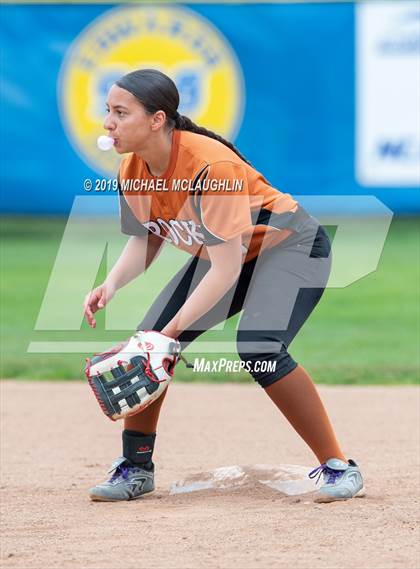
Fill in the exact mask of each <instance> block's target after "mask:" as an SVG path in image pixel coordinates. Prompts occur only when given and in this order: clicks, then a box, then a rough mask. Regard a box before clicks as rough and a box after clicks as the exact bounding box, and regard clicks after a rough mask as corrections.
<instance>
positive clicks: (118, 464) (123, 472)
mask: <svg viewBox="0 0 420 569" xmlns="http://www.w3.org/2000/svg"><path fill="white" fill-rule="evenodd" d="M111 472H112V473H113V474H112V476H111V478H110V479H109V480H107V481H106V482H102V484H98V485H97V486H94V487H93V488H91V489H90V491H89V496H90V499H91V500H94V501H96V502H119V501H122V500H136V499H137V498H140V496H143V494H147V493H148V492H152V491H153V490H154V489H155V483H154V470H153V469H152V470H150V471H149V470H145V469H144V468H141V467H140V466H137V465H133V464H132V463H130V461H128V460H127V459H126V458H125V457H123V456H122V457H120V458H117V460H115V461H114V462H113V464H112V466H111V470H110V471H109V473H111Z"/></svg>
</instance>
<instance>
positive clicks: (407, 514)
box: [1, 381, 420, 569]
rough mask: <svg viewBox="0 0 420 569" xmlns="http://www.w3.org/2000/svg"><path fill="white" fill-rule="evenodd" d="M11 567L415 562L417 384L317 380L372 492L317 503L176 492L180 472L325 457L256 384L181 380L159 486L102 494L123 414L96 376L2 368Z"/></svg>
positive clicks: (164, 432) (254, 493) (163, 445)
mask: <svg viewBox="0 0 420 569" xmlns="http://www.w3.org/2000/svg"><path fill="white" fill-rule="evenodd" d="M1 390H2V455H1V457H2V471H3V474H2V482H1V503H2V513H3V515H2V533H1V535H2V551H1V554H2V566H3V567H6V568H9V567H22V568H23V567H25V568H27V567H31V568H32V569H33V568H38V567H40V568H41V567H42V568H43V569H50V568H60V569H61V568H67V567H69V568H80V569H82V568H84V567H86V568H101V569H102V568H106V569H108V568H115V567H120V568H121V569H125V568H129V569H131V568H133V569H134V568H162V569H166V568H177V569H178V568H182V569H184V568H185V569H187V568H188V569H190V568H191V569H196V568H198V567H201V568H216V567H220V568H238V569H239V568H241V569H242V568H243V569H248V568H261V569H262V568H276V569H277V568H285V569H286V568H287V569H289V568H292V567H293V568H294V569H300V568H311V569H316V568H324V569H326V568H328V569H330V568H331V569H333V568H340V569H345V568H347V567H348V568H350V567H351V568H352V569H353V568H354V567H360V568H369V569H377V568H378V569H379V568H380V569H385V568H391V567H392V568H394V567H395V568H401V569H406V568H418V567H419V566H420V551H419V531H418V496H419V488H418V481H419V390H418V389H417V388H415V387H403V388H396V387H390V388H378V387H357V388H356V387H321V388H320V391H321V395H322V396H323V398H324V401H325V403H326V404H327V407H328V409H329V412H330V415H331V417H332V419H333V421H334V424H335V427H336V430H337V433H338V435H339V438H340V440H341V442H342V446H343V447H344V451H345V453H346V454H347V456H348V457H350V458H354V459H355V460H356V461H358V462H359V463H360V465H361V467H362V470H363V473H364V475H365V483H366V489H367V496H366V497H365V498H360V499H355V500H351V501H348V502H335V503H332V504H314V503H312V502H308V501H307V500H306V499H305V498H302V497H300V498H296V497H290V496H284V495H283V494H281V493H279V492H277V491H275V490H272V489H270V488H265V487H262V486H257V485H255V486H252V485H251V486H249V485H248V486H247V487H244V488H239V489H234V490H224V491H220V490H219V491H212V490H210V491H209V490H207V491H201V492H196V493H193V494H180V495H176V496H172V495H169V491H168V490H169V486H170V484H171V483H172V482H173V481H176V480H179V479H182V478H184V477H185V476H188V475H192V474H195V473H199V472H202V471H206V470H209V469H213V468H217V467H220V466H229V465H234V464H238V465H254V464H258V463H266V464H278V465H282V464H296V465H304V466H313V467H315V466H316V465H317V463H316V460H314V458H313V456H312V454H311V452H310V451H309V450H308V449H307V447H306V445H305V444H304V443H303V441H302V440H301V439H300V438H299V437H298V436H297V435H296V434H295V433H294V431H293V430H292V429H291V427H290V426H289V425H288V423H287V422H286V420H285V419H284V418H283V417H282V416H281V415H280V414H279V412H278V411H277V410H276V409H275V407H274V405H273V404H272V403H271V402H270V401H269V399H268V398H267V397H266V395H265V393H264V392H263V390H262V389H260V388H259V387H258V386H256V385H233V384H224V385H196V384H193V385H191V384H174V385H172V386H171V387H170V393H169V394H168V397H167V400H166V401H165V407H164V411H163V413H162V417H161V423H160V428H159V432H158V435H159V436H158V438H157V444H156V451H155V462H156V468H157V490H156V491H155V492H154V493H153V494H150V495H148V496H145V497H143V498H141V499H140V500H137V501H133V502H126V503H117V504H115V503H93V502H90V501H89V500H88V497H87V490H88V488H89V487H90V486H91V485H93V484H94V483H96V482H98V481H100V480H102V479H104V478H105V472H106V469H107V467H108V465H109V464H110V462H111V461H112V460H113V459H114V458H115V457H117V456H119V454H120V434H119V433H120V430H121V424H119V423H118V424H117V423H112V422H110V421H108V420H107V419H106V418H105V417H104V416H103V415H102V414H101V412H100V410H99V407H98V406H97V404H96V402H95V400H94V398H93V396H92V395H91V394H90V392H89V390H88V387H87V386H86V385H84V384H83V383H80V382H75V383H46V382H43V383H35V382H30V383H29V382H28V383H26V382H15V381H5V382H3V383H2V386H1Z"/></svg>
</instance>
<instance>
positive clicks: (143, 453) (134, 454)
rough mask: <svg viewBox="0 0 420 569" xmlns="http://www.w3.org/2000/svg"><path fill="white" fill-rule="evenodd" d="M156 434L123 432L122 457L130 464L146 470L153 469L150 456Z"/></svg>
mask: <svg viewBox="0 0 420 569" xmlns="http://www.w3.org/2000/svg"><path fill="white" fill-rule="evenodd" d="M155 438H156V433H152V434H150V435H145V434H144V433H139V432H137V431H128V430H124V431H123V433H122V440H123V456H124V457H125V458H126V459H127V460H129V461H130V462H131V463H132V464H136V465H139V466H141V467H142V468H145V469H146V470H152V469H153V462H152V455H153V448H154V445H155Z"/></svg>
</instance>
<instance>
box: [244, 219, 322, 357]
mask: <svg viewBox="0 0 420 569" xmlns="http://www.w3.org/2000/svg"><path fill="white" fill-rule="evenodd" d="M308 234H309V233H305V234H304V235H302V236H301V238H300V239H299V238H297V239H294V240H293V241H291V242H289V243H290V244H288V245H285V246H284V247H283V246H279V247H275V248H273V249H271V250H269V251H267V252H266V253H265V254H263V256H262V258H261V260H260V261H261V262H257V265H256V270H255V271H254V275H253V278H252V280H251V283H250V285H249V291H248V294H247V297H246V299H245V302H244V312H243V314H242V317H241V320H240V323H239V327H238V339H242V340H245V339H247V340H249V341H252V339H257V338H260V340H264V339H267V340H272V341H274V342H276V341H278V340H279V339H281V340H283V341H284V342H285V343H286V345H288V344H289V343H290V342H291V341H292V339H293V338H294V336H295V335H296V333H297V332H298V331H299V329H300V328H301V326H302V325H303V324H304V322H305V321H306V320H307V318H308V316H309V315H310V314H311V312H312V311H313V309H314V308H315V306H316V304H317V303H318V301H319V299H320V298H321V296H322V294H323V292H324V290H325V287H326V285H327V282H328V277H329V274H330V270H331V254H330V252H331V244H330V241H329V238H328V236H327V234H326V233H325V231H324V229H323V228H322V227H321V226H320V227H319V229H317V231H316V236H315V235H312V239H309V238H308ZM262 349H266V348H265V347H264V346H262Z"/></svg>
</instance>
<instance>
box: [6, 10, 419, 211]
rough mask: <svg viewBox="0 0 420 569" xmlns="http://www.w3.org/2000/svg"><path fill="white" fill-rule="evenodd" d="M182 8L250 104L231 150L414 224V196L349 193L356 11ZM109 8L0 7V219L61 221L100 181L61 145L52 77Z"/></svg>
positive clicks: (276, 180)
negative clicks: (230, 61) (207, 27)
mask: <svg viewBox="0 0 420 569" xmlns="http://www.w3.org/2000/svg"><path fill="white" fill-rule="evenodd" d="M186 7H188V8H189V9H190V10H191V11H192V12H194V13H197V14H199V15H201V16H202V17H204V18H206V19H207V20H208V21H210V22H211V23H212V24H213V26H215V27H216V28H217V29H218V30H219V31H220V32H221V34H223V36H224V37H225V38H226V39H227V41H228V42H229V43H230V46H231V47H232V48H233V50H234V52H235V53H236V57H237V59H238V61H239V63H240V66H241V68H242V74H243V79H244V92H245V94H244V103H243V104H244V114H243V119H242V123H241V125H240V128H239V130H238V132H237V134H236V138H235V143H236V145H237V146H238V147H239V149H240V150H241V151H242V152H243V153H244V154H245V155H246V156H247V157H248V159H249V160H250V161H251V162H252V163H253V164H254V165H255V167H256V168H257V169H258V170H260V171H261V172H262V173H263V174H264V175H265V176H266V177H267V178H268V179H269V180H270V182H271V183H272V184H273V185H274V186H275V187H277V188H278V189H280V190H282V191H286V192H289V193H291V194H294V195H299V196H301V195H319V194H322V195H336V194H345V195H359V196H360V195H374V196H376V197H377V198H379V199H380V200H381V201H382V202H383V203H384V204H386V205H387V206H388V207H389V208H390V209H391V210H393V211H394V212H397V213H419V212H420V204H419V198H418V189H416V188H413V187H387V188H384V187H362V186H361V185H359V184H358V183H357V181H356V176H355V40H354V36H355V33H354V26H355V7H354V6H353V5H352V4H348V3H346V4H325V5H323V4H314V5H303V6H302V5H287V4H286V5H284V4H270V5H263V4H255V5H253V4H247V5H236V4H228V5H223V4H214V5H205V4H202V5H200V4H197V5H196V4H194V5H191V6H188V5H186ZM111 8H112V7H110V6H109V5H107V6H102V5H32V6H30V5H3V6H2V7H1V19H2V44H3V45H2V50H3V69H2V77H1V83H2V91H1V92H2V121H1V122H2V125H1V127H2V136H1V156H2V167H1V180H0V181H1V187H2V194H3V197H2V204H1V209H2V211H3V212H9V213H37V214H41V213H47V214H66V213H68V212H69V210H70V208H71V205H72V203H73V199H74V196H75V195H81V194H83V193H84V191H83V180H84V179H85V178H87V177H90V178H95V177H98V172H95V171H94V169H92V167H91V166H90V165H88V162H87V161H85V160H84V159H83V157H82V156H81V155H80V154H79V153H77V152H76V150H75V148H74V145H73V144H72V143H71V141H70V139H69V137H68V134H67V132H66V129H65V126H64V124H63V121H62V118H61V116H60V108H59V100H58V99H59V95H58V77H59V72H60V68H61V67H62V64H63V59H64V57H65V56H66V54H67V53H68V50H69V47H70V46H71V44H72V43H73V42H74V40H75V38H76V37H77V36H78V35H79V34H80V33H81V31H82V30H83V29H84V28H86V26H88V25H90V24H91V22H92V21H93V20H95V18H97V17H99V16H101V15H102V14H105V13H106V12H107V11H109V10H110V9H111ZM105 201H107V200H105ZM98 205H99V201H98Z"/></svg>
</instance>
